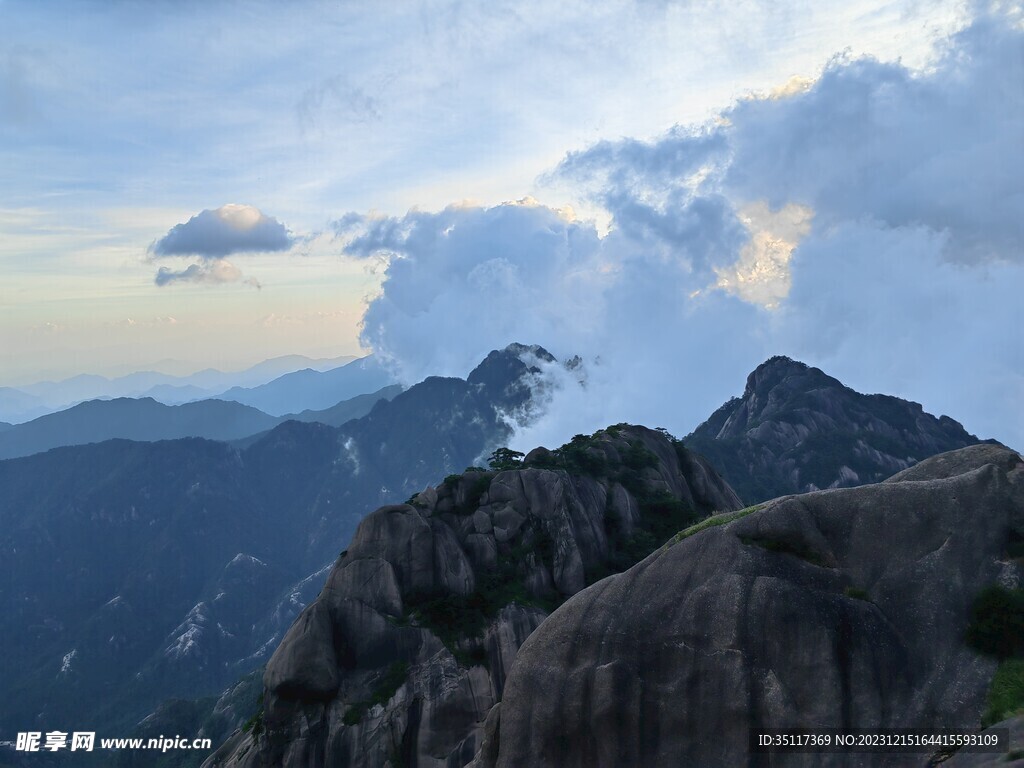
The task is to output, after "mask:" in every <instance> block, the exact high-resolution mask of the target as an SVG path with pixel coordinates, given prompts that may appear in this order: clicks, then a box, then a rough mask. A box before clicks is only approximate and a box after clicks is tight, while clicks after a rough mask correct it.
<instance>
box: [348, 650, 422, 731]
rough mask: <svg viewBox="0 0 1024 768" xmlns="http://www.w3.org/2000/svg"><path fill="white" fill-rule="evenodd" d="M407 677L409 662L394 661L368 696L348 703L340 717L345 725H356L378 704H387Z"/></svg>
mask: <svg viewBox="0 0 1024 768" xmlns="http://www.w3.org/2000/svg"><path fill="white" fill-rule="evenodd" d="M408 677H409V664H408V662H405V661H396V662H394V663H393V664H392V665H391V666H390V667H388V668H387V670H386V671H385V672H384V674H383V675H382V676H381V678H380V680H378V681H377V685H376V687H375V688H374V689H373V692H372V693H371V694H370V698H368V699H365V700H364V701H357V702H354V703H353V704H350V705H349V708H348V709H347V710H345V715H344V717H342V722H343V723H345V725H357V724H359V723H360V722H362V720H363V717H365V715H366V713H367V712H368V711H369V710H370V709H372V708H373V707H375V706H377V705H378V704H387V703H388V702H389V701H391V698H392V697H393V696H394V695H395V694H396V693H398V689H399V688H401V687H402V685H403V684H404V683H405V681H406V679H407V678H408Z"/></svg>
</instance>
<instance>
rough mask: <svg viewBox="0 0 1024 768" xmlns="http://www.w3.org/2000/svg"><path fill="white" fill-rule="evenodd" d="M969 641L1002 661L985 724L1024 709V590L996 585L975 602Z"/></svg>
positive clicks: (993, 684)
mask: <svg viewBox="0 0 1024 768" xmlns="http://www.w3.org/2000/svg"><path fill="white" fill-rule="evenodd" d="M965 640H966V641H967V645H969V646H970V647H971V648H973V649H974V650H976V651H978V652H979V653H983V654H985V655H986V656H994V657H996V658H997V659H999V661H1000V664H999V667H998V669H996V673H995V675H994V676H993V677H992V682H991V684H990V685H989V690H988V709H987V711H986V712H985V714H984V715H983V716H982V719H981V723H982V725H983V726H986V727H987V726H989V725H993V724H994V723H998V722H999V721H1000V720H1005V719H1006V718H1007V717H1010V716H1011V715H1014V714H1017V713H1018V712H1021V711H1024V658H1022V657H1024V590H1022V589H1006V588H1005V587H1001V586H999V585H993V586H991V587H986V588H985V589H983V590H982V591H981V592H980V593H979V594H978V596H977V597H976V598H975V600H974V604H973V605H972V606H971V620H970V623H969V624H968V625H967V636H966V638H965Z"/></svg>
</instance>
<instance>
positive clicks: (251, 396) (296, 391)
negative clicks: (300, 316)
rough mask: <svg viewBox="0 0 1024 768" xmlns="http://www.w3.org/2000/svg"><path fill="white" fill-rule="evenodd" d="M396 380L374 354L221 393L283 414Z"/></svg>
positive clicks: (324, 404) (321, 405) (329, 403)
mask: <svg viewBox="0 0 1024 768" xmlns="http://www.w3.org/2000/svg"><path fill="white" fill-rule="evenodd" d="M394 383H395V380H394V378H393V377H392V376H391V374H390V373H388V372H387V371H386V370H385V369H384V367H383V366H382V365H381V364H380V363H379V362H377V360H376V359H374V358H373V357H372V356H371V357H364V358H360V359H359V360H355V361H353V362H351V363H348V364H346V365H343V366H341V367H338V368H333V369H331V370H327V371H315V370H312V369H306V370H302V371H295V372H294V373H289V374H286V375H284V376H281V377H279V378H276V379H274V380H273V381H271V382H268V383H266V384H263V385H262V386H259V387H250V388H245V387H232V388H231V389H229V390H227V391H225V392H222V393H220V394H219V395H217V397H218V398H219V399H221V400H234V401H235V402H238V403H242V404H243V405H250V406H252V407H253V408H259V409H260V410H261V411H263V412H265V413H269V414H271V415H274V416H283V415H284V414H286V413H294V412H297V411H300V410H323V409H325V408H329V407H331V406H332V405H334V404H335V403H337V402H338V401H339V400H346V399H349V398H352V397H355V396H356V395H362V394H366V393H368V392H375V391H377V390H379V389H381V388H383V387H387V386H390V385H392V384H394Z"/></svg>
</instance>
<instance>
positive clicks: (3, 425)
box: [0, 421, 14, 432]
mask: <svg viewBox="0 0 1024 768" xmlns="http://www.w3.org/2000/svg"><path fill="white" fill-rule="evenodd" d="M13 427H14V425H13V424H8V423H7V422H6V421H0V432H6V431H7V430H9V429H12V428H13Z"/></svg>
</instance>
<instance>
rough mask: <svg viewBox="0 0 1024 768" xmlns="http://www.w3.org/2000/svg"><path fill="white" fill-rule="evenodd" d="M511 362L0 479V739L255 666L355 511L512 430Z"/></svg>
mask: <svg viewBox="0 0 1024 768" xmlns="http://www.w3.org/2000/svg"><path fill="white" fill-rule="evenodd" d="M524 350H526V348H519V347H513V348H509V349H508V350H505V351H502V352H496V353H493V354H492V355H491V356H489V357H488V358H487V359H486V360H485V361H484V362H483V363H481V365H480V366H479V367H478V368H477V369H476V370H475V371H474V372H473V373H472V374H471V375H470V376H469V378H468V380H461V379H441V378H432V379H427V380H426V381H424V382H422V383H421V384H418V385H416V386H413V387H411V388H410V389H409V390H407V391H405V392H402V393H401V394H398V395H397V396H396V397H394V399H393V400H390V401H388V400H380V401H378V402H377V403H376V404H375V405H374V407H373V409H372V410H371V412H370V413H369V414H367V415H366V416H364V417H362V418H360V419H356V420H354V421H349V422H348V423H347V424H345V425H344V426H343V427H341V428H335V427H330V426H327V425H324V424H321V423H301V422H297V421H287V422H285V423H283V424H281V425H279V426H277V427H276V428H274V429H272V430H271V431H270V432H268V433H267V434H266V435H264V436H263V437H261V438H259V439H258V440H256V441H255V442H254V443H253V444H251V445H249V446H248V447H245V448H238V447H235V446H232V445H229V444H226V443H223V442H213V441H210V440H203V439H195V438H190V439H183V440H167V441H161V442H152V443H144V442H131V441H126V440H111V441H107V442H102V443H97V444H93V445H83V446H75V447H65V448H58V449H54V450H51V451H49V452H46V453H41V454H37V455H34V456H30V457H26V458H20V459H13V460H8V461H0V489H3V492H2V493H0V562H2V563H3V565H2V569H3V570H2V578H0V610H2V611H3V615H4V616H5V622H4V623H3V625H2V627H0V689H2V690H4V691H5V692H7V693H8V695H7V696H5V697H4V699H3V701H2V702H0V727H2V728H3V729H4V732H7V731H10V730H14V731H17V730H18V729H19V728H20V729H21V730H25V729H26V728H29V729H30V728H33V727H35V726H41V727H46V728H49V727H51V726H49V725H44V724H46V723H55V722H67V723H71V722H74V723H77V724H78V726H76V727H79V726H81V727H85V726H86V725H88V724H92V725H106V726H109V727H114V726H115V725H116V726H119V727H123V728H124V729H125V730H127V728H128V727H130V726H131V725H133V724H134V723H136V722H138V720H140V719H141V718H142V717H143V716H144V715H145V714H146V713H148V712H150V711H151V710H152V709H153V708H154V707H155V706H156V705H157V704H158V703H159V702H160V701H162V700H164V699H167V698H170V697H174V696H181V695H183V694H188V695H190V696H191V695H195V694H196V693H198V692H209V693H214V692H216V691H217V690H219V689H220V688H221V687H223V686H224V685H227V684H228V683H231V682H232V681H234V680H237V679H238V678H239V677H240V676H241V675H242V674H243V673H245V672H248V671H249V670H251V669H253V668H255V667H257V666H259V665H260V664H262V663H265V661H266V658H267V657H268V656H269V654H270V653H271V652H272V651H273V649H274V648H275V647H276V645H277V642H278V641H279V640H280V636H281V635H282V634H283V632H284V630H285V629H287V627H288V626H289V625H290V624H291V622H292V620H293V619H294V617H295V615H296V614H297V613H298V611H299V610H301V608H302V607H303V606H304V605H305V604H306V603H307V602H308V601H309V600H311V599H312V598H313V597H315V595H316V593H317V591H318V590H319V589H320V586H321V585H322V582H323V578H324V573H325V572H320V571H321V569H322V568H323V567H324V566H325V565H326V564H329V563H330V562H332V561H333V560H334V558H336V556H337V554H338V552H339V551H340V550H341V549H342V548H343V547H344V546H345V545H346V544H347V543H348V541H349V539H350V537H351V535H352V532H353V531H354V529H355V526H356V525H357V523H358V522H359V520H360V519H362V517H363V516H364V515H365V514H366V513H367V512H368V511H370V510H372V509H373V508H375V507H377V506H379V505H380V504H381V503H382V502H384V501H388V500H392V499H394V498H395V497H399V498H405V497H407V496H408V495H409V494H411V493H413V492H415V491H417V490H421V489H423V488H424V487H425V486H426V485H427V484H428V483H429V482H431V481H432V480H434V479H435V478H437V477H444V476H445V475H447V474H450V473H451V472H453V471H456V470H461V469H462V468H464V467H466V466H467V465H470V464H472V463H474V461H475V460H476V459H477V458H478V457H479V456H480V455H481V454H483V455H486V453H487V452H488V451H489V450H491V449H493V448H494V447H495V446H497V445H500V444H503V443H504V442H505V441H506V440H507V439H508V436H509V427H508V423H507V421H506V415H507V414H508V413H512V412H514V411H516V410H517V409H523V408H524V407H525V406H527V405H528V402H529V399H530V388H529V385H528V383H526V378H527V375H528V374H529V372H530V366H529V365H527V364H526V363H524V362H522V360H521V359H520V358H521V357H524V354H523V352H524ZM535 353H542V354H544V355H546V353H544V352H543V350H539V352H538V351H537V350H535V351H534V353H531V354H535Z"/></svg>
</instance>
